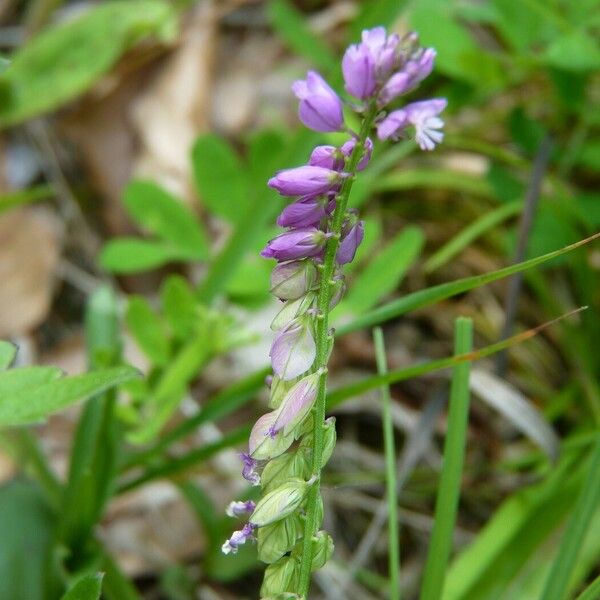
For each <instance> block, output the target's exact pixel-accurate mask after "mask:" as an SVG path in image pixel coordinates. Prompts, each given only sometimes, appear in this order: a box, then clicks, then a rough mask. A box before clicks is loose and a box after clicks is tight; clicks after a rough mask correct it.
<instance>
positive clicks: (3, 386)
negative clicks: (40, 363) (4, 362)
mask: <svg viewBox="0 0 600 600" xmlns="http://www.w3.org/2000/svg"><path fill="white" fill-rule="evenodd" d="M62 374H63V373H62V371H61V370H60V369H59V368H57V367H19V368H17V369H11V370H10V371H4V372H3V373H0V402H2V399H3V398H4V396H8V395H9V394H14V393H15V392H18V391H21V390H24V389H27V388H32V387H36V386H38V385H40V384H42V383H47V382H49V381H53V380H55V379H59V378H60V377H61V376H62Z"/></svg>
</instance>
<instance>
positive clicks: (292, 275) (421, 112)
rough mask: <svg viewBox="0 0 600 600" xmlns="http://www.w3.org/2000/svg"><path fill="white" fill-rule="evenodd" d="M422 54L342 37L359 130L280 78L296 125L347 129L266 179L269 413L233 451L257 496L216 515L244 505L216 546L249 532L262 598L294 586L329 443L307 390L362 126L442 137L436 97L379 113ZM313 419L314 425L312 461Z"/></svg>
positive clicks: (314, 377) (419, 71)
mask: <svg viewBox="0 0 600 600" xmlns="http://www.w3.org/2000/svg"><path fill="white" fill-rule="evenodd" d="M434 58H435V51H434V50H432V49H430V48H429V49H424V48H421V47H419V46H418V41H417V37H416V35H414V34H410V35H408V36H406V37H404V38H400V37H399V36H397V35H395V34H394V35H388V34H387V33H386V31H385V29H384V28H383V27H376V28H374V29H372V30H369V31H364V32H363V33H362V41H361V42H360V43H359V44H356V45H352V46H350V47H349V48H348V49H347V50H346V53H345V55H344V58H343V61H342V71H343V75H344V81H345V88H346V91H347V92H348V94H350V95H351V96H353V97H354V100H352V102H348V103H347V105H348V107H349V109H351V110H354V111H355V112H356V113H358V115H359V116H360V118H361V119H362V121H363V128H362V129H361V133H360V134H356V133H354V132H351V131H350V130H349V129H347V128H346V126H345V124H344V112H343V107H344V105H343V102H342V100H341V99H340V97H339V96H338V95H337V94H336V92H335V91H334V90H333V89H332V88H331V87H330V86H329V85H328V84H327V82H326V81H325V80H324V79H323V78H322V77H321V76H320V75H319V74H318V73H316V72H313V71H310V72H309V73H308V74H307V76H306V79H304V80H302V81H297V82H296V83H294V85H293V87H292V89H293V92H294V94H295V95H296V96H297V98H298V99H299V118H300V120H301V121H302V123H304V124H305V125H306V126H307V127H309V128H311V129H314V130H316V131H320V132H334V131H345V132H348V134H349V136H350V138H349V139H348V140H347V141H346V142H345V143H343V144H342V145H341V146H339V147H335V146H328V145H321V146H317V147H316V148H315V149H314V150H313V152H312V153H311V155H310V157H309V160H308V164H306V165H304V166H301V167H296V168H292V169H286V170H284V171H280V172H278V173H277V174H276V175H275V176H274V177H273V178H271V179H270V180H269V186H271V187H272V188H274V189H276V190H277V191H278V192H279V193H280V194H281V195H282V196H287V197H294V198H295V200H294V202H292V203H291V204H289V205H288V206H286V207H285V208H284V209H283V211H282V213H281V214H280V216H279V218H278V219H277V223H278V224H279V225H280V226H281V227H284V228H286V231H284V232H283V233H281V234H280V235H279V236H277V237H276V238H274V239H273V240H271V241H269V242H268V244H267V246H266V247H265V249H264V250H263V251H262V253H261V254H262V256H264V257H265V258H274V259H275V260H276V261H277V265H276V266H275V268H274V269H273V272H272V276H271V292H272V293H273V294H274V295H275V296H276V297H277V298H279V299H280V300H281V301H282V303H283V305H282V308H281V310H280V312H279V314H278V315H277V316H276V317H275V319H274V321H273V323H272V325H271V328H272V329H273V331H274V340H273V344H272V346H271V352H270V358H271V365H272V368H273V376H272V377H269V378H268V385H269V387H270V403H269V405H270V408H271V411H270V412H268V413H266V414H264V415H263V416H262V417H260V418H259V419H258V421H257V422H256V424H255V425H254V427H253V429H252V432H251V435H250V440H249V448H248V452H247V453H245V454H242V461H243V476H244V477H245V478H246V479H247V480H248V481H250V482H251V483H252V484H253V485H260V486H261V489H262V494H263V495H262V497H261V499H260V500H259V501H258V503H257V504H256V505H254V503H251V502H234V503H232V504H231V505H230V507H229V509H228V514H230V515H232V516H242V515H244V514H247V515H248V521H247V523H246V525H244V526H243V528H242V529H240V530H238V531H236V532H234V533H233V535H232V536H231V538H230V539H229V540H227V541H226V542H225V544H224V545H223V552H225V553H229V552H236V550H237V548H238V546H239V545H240V544H243V543H244V542H245V541H247V540H248V539H256V540H257V542H258V555H259V558H260V559H261V560H263V561H264V562H266V563H268V564H269V567H268V568H267V571H266V574H265V580H264V583H263V587H262V589H261V595H262V596H263V597H275V596H277V595H278V594H283V593H290V594H291V593H293V592H295V591H296V590H297V589H298V587H297V584H298V577H299V565H300V562H301V561H302V551H303V549H304V550H306V548H307V543H303V540H302V538H303V535H304V521H305V518H306V515H305V511H306V509H307V506H306V504H307V496H308V495H309V490H310V488H311V486H312V485H315V484H316V485H318V483H317V482H318V479H319V477H320V468H321V467H322V466H323V465H324V464H325V463H326V462H327V460H328V459H329V457H330V456H331V453H332V451H333V447H334V445H335V424H334V420H333V419H327V420H325V422H323V419H322V417H321V422H320V423H318V422H315V418H314V411H313V407H314V406H315V402H316V401H317V399H318V394H319V390H321V392H322V391H323V390H324V378H325V377H326V373H327V361H328V356H329V352H330V351H331V346H332V343H331V332H330V331H329V330H328V329H327V317H328V313H329V311H330V310H331V309H332V308H333V307H334V306H335V305H336V304H337V303H338V302H339V301H340V299H341V298H342V296H343V293H344V290H345V281H344V275H343V272H342V267H343V265H345V264H347V263H349V262H351V261H352V260H353V259H354V256H355V254H356V251H357V249H358V247H359V245H360V244H361V242H362V239H363V236H364V222H363V221H361V220H360V219H359V217H358V214H357V213H356V211H354V210H348V209H347V200H348V193H349V189H350V185H351V182H352V179H353V178H354V177H355V175H356V173H357V172H358V171H361V170H362V169H364V168H366V167H367V165H368V163H369V161H370V159H371V153H372V150H373V142H372V140H371V139H370V138H369V133H370V131H369V130H370V128H371V127H375V128H376V130H377V135H378V137H379V138H380V139H382V140H383V139H388V138H390V139H398V138H400V137H403V136H407V135H408V134H409V133H411V132H412V133H413V135H414V138H415V140H416V141H417V143H418V145H419V146H420V147H421V149H423V150H431V149H433V148H434V146H435V145H436V144H437V143H439V142H440V141H441V140H442V138H443V133H442V132H441V127H442V126H443V122H442V120H441V119H440V118H439V114H440V113H441V111H442V110H443V109H444V108H445V106H446V101H445V100H444V99H441V98H438V99H433V100H425V101H420V102H412V103H409V104H405V105H404V106H403V107H400V108H398V109H396V110H392V111H391V112H387V107H388V105H389V104H390V103H391V102H393V101H394V100H396V98H398V97H400V96H402V95H404V94H407V93H409V92H411V91H412V90H413V89H415V88H416V87H417V85H418V84H419V83H420V82H421V81H422V80H423V79H424V78H425V77H427V75H429V73H430V72H431V70H432V68H433V62H434ZM325 288H327V289H326V290H325ZM323 299H325V303H324V302H323ZM323 324H325V326H323ZM321 338H323V339H321ZM319 348H321V349H322V348H325V349H326V351H325V352H323V351H322V350H319ZM320 385H321V388H320ZM323 401H324V399H323ZM317 427H318V428H321V429H322V431H320V432H319V440H320V442H319V449H318V453H319V454H320V456H318V458H317V461H316V464H317V467H316V468H315V460H314V457H313V450H314V444H313V439H314V435H315V428H317ZM319 506H320V505H319ZM319 512H320V514H318V518H316V519H314V515H313V519H314V520H316V523H315V528H314V531H313V532H312V535H311V536H310V537H311V543H312V544H313V546H312V552H311V553H310V556H311V557H312V563H311V570H315V569H318V568H320V567H321V566H323V564H325V562H326V561H327V560H328V558H329V557H330V556H331V554H332V552H333V542H332V540H331V537H330V536H329V535H328V534H327V533H325V532H324V531H320V526H321V521H322V509H319ZM310 549H311V547H310V546H309V550H310Z"/></svg>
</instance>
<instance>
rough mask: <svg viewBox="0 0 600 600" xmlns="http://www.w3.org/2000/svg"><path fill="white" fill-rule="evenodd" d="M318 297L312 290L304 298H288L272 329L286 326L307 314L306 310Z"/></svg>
mask: <svg viewBox="0 0 600 600" xmlns="http://www.w3.org/2000/svg"><path fill="white" fill-rule="evenodd" d="M316 297H317V295H316V294H315V293H314V292H310V293H308V294H306V296H304V297H303V298H298V299H297V300H288V301H287V302H286V303H285V304H284V305H283V308H282V309H281V310H280V311H279V312H278V313H277V315H276V316H275V318H274V319H273V321H272V322H271V329H272V330H273V331H277V330H279V329H281V328H282V327H285V326H286V325H287V324H288V323H289V322H290V321H293V320H294V319H297V318H298V317H301V316H302V315H304V314H306V311H307V310H308V309H309V308H311V307H312V305H313V304H314V301H315V299H316Z"/></svg>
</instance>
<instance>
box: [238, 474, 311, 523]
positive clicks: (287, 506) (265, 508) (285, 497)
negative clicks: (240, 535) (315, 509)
mask: <svg viewBox="0 0 600 600" xmlns="http://www.w3.org/2000/svg"><path fill="white" fill-rule="evenodd" d="M311 485H312V483H308V482H307V481H304V480H303V479H291V480H289V481H287V482H286V483H284V484H283V485H281V486H280V487H278V488H276V489H274V490H273V491H272V492H269V493H268V494H266V495H265V496H263V497H262V498H261V499H260V500H259V501H258V503H257V505H256V508H255V509H254V512H253V513H252V515H250V523H252V524H253V525H255V526H256V527H264V526H265V525H270V524H271V523H275V522H276V521H280V520H281V519H285V517H287V516H288V515H291V514H292V513H293V512H295V511H296V510H297V509H298V508H299V507H300V505H301V504H302V502H303V501H304V498H305V497H306V494H307V493H308V490H309V488H310V486H311Z"/></svg>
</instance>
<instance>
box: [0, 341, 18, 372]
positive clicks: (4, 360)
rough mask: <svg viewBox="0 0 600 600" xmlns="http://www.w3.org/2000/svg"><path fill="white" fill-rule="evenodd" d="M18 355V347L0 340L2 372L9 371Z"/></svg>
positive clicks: (0, 367) (0, 366) (0, 368)
mask: <svg viewBox="0 0 600 600" xmlns="http://www.w3.org/2000/svg"><path fill="white" fill-rule="evenodd" d="M16 355H17V347H16V346H15V345H14V344H11V343H10V342H5V341H4V340H0V370H2V369H8V367H10V365H11V363H12V361H13V360H14V359H15V356H16Z"/></svg>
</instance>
